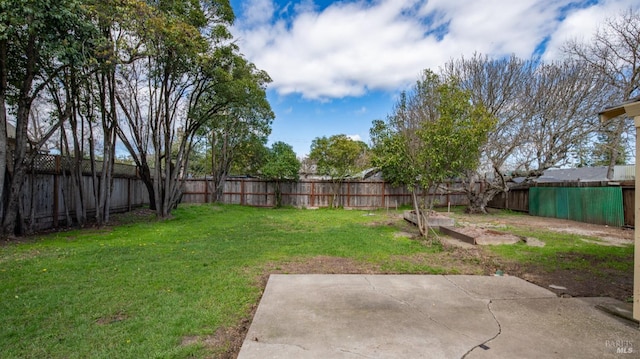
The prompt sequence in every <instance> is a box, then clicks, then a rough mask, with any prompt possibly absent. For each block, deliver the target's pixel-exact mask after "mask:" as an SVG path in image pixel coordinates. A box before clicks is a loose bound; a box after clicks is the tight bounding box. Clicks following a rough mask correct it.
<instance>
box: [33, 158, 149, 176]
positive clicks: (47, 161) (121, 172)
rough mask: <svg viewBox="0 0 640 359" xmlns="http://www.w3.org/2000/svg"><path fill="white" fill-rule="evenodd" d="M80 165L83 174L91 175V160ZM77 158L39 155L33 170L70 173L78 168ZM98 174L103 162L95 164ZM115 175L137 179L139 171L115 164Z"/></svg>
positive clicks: (125, 165) (83, 160) (131, 166)
mask: <svg viewBox="0 0 640 359" xmlns="http://www.w3.org/2000/svg"><path fill="white" fill-rule="evenodd" d="M80 161H81V163H79V165H80V166H81V168H82V174H84V175H90V174H91V173H92V171H91V160H89V159H82V160H80ZM77 165H78V164H77V163H76V159H75V158H67V157H64V156H59V155H38V156H37V157H36V158H35V160H34V161H33V170H34V171H35V172H37V173H55V174H57V173H61V172H62V171H66V172H69V171H71V169H72V168H74V167H75V166H77ZM93 165H94V167H95V169H96V172H97V173H101V172H102V165H103V161H95V162H94V163H93ZM113 175H114V176H119V177H137V176H138V170H137V167H136V166H134V165H129V164H124V163H115V164H114V165H113Z"/></svg>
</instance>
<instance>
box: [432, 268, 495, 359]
mask: <svg viewBox="0 0 640 359" xmlns="http://www.w3.org/2000/svg"><path fill="white" fill-rule="evenodd" d="M443 277H444V278H445V279H446V280H447V281H449V283H451V284H452V285H453V286H454V287H456V288H458V289H459V290H460V291H462V292H463V293H464V294H466V295H467V296H468V297H469V298H473V299H478V298H477V297H476V296H474V295H473V294H472V293H470V292H468V291H467V290H466V289H464V288H462V287H461V286H459V285H458V284H457V283H455V282H454V281H452V280H451V279H449V277H448V276H443ZM493 301H494V299H493V298H491V299H489V302H488V303H487V310H489V313H491V316H492V317H493V320H495V322H496V324H497V325H498V332H497V333H496V335H494V336H493V337H491V338H489V339H487V340H485V341H484V342H482V343H480V344H478V345H476V346H474V347H473V348H471V349H469V351H468V352H466V353H465V354H464V355H463V356H462V358H461V359H464V358H466V357H467V355H469V354H471V352H473V351H474V350H476V349H477V348H481V347H487V346H486V344H487V343H489V342H490V341H492V340H494V339H496V338H497V337H498V336H499V335H500V334H502V326H501V325H500V321H499V320H498V318H497V317H496V314H495V313H494V312H493V310H492V309H491V303H493ZM483 349H484V348H483ZM485 350H486V349H485Z"/></svg>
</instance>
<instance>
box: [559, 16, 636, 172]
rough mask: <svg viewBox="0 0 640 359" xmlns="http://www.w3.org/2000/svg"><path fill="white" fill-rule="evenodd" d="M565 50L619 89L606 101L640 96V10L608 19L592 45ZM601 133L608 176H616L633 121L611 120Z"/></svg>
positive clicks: (574, 42) (569, 45) (576, 44)
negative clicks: (604, 140) (614, 169)
mask: <svg viewBox="0 0 640 359" xmlns="http://www.w3.org/2000/svg"><path fill="white" fill-rule="evenodd" d="M564 51H565V53H566V54H568V55H569V56H571V57H572V58H574V59H577V60H579V61H583V62H585V63H586V64H588V65H589V66H591V67H592V68H593V69H594V70H595V71H597V72H598V73H599V75H600V76H603V77H604V78H606V79H607V82H608V85H609V86H611V88H613V89H615V90H616V94H615V97H612V98H609V99H607V100H609V101H611V102H612V103H620V102H623V101H627V100H630V99H632V98H634V97H636V96H638V95H640V10H638V9H635V10H634V9H629V10H626V11H624V12H621V13H620V14H619V15H618V16H616V17H613V18H609V19H607V20H606V21H605V22H604V23H603V24H602V25H601V26H600V27H599V28H598V30H597V31H596V32H595V34H594V36H593V38H592V40H591V41H590V42H589V43H583V42H580V41H578V40H572V41H569V42H567V43H566V44H565V46H564ZM603 126H606V127H605V128H604V129H603V130H602V131H601V132H603V133H606V136H607V137H608V139H609V141H610V142H609V144H610V146H608V147H607V148H606V150H607V151H608V152H609V154H608V155H606V157H607V158H608V159H609V163H608V171H607V177H608V178H612V177H613V167H614V166H615V164H616V163H617V162H618V157H619V156H620V155H621V154H620V152H619V149H620V147H621V144H622V143H623V142H624V135H625V133H632V132H633V126H632V124H631V121H609V122H608V123H607V124H603Z"/></svg>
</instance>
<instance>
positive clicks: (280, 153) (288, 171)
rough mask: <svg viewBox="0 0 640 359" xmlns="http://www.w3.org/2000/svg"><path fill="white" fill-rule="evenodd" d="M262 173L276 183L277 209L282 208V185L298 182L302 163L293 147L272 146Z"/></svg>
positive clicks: (279, 143) (277, 144) (284, 145)
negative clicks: (285, 182) (283, 183)
mask: <svg viewBox="0 0 640 359" xmlns="http://www.w3.org/2000/svg"><path fill="white" fill-rule="evenodd" d="M261 172H262V176H263V177H265V178H267V179H270V180H273V181H275V194H276V207H281V206H282V190H281V183H282V182H283V181H297V180H298V176H299V175H298V172H300V161H298V159H297V158H296V153H295V152H294V151H293V147H291V145H288V144H286V143H284V142H275V143H274V144H273V145H271V149H269V152H268V154H267V158H266V161H265V163H264V165H263V166H262V169H261Z"/></svg>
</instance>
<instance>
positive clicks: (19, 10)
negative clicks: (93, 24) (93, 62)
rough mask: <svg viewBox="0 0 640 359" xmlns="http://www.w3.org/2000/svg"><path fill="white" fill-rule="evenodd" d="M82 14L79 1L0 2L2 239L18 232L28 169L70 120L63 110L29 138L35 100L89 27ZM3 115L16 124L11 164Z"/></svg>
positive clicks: (66, 107) (68, 111) (0, 196)
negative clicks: (39, 135)
mask: <svg viewBox="0 0 640 359" xmlns="http://www.w3.org/2000/svg"><path fill="white" fill-rule="evenodd" d="M84 13H85V11H84V9H83V7H82V6H81V2H80V1H79V0H60V1H54V2H51V1H42V0H38V1H0V24H1V25H0V183H2V184H5V183H7V184H8V187H7V192H6V197H5V192H4V191H0V192H2V193H0V198H1V199H2V201H1V202H2V203H3V205H4V207H3V219H2V235H4V236H7V235H14V234H16V229H18V231H19V226H16V225H17V224H18V225H19V224H20V222H21V219H20V218H19V206H18V203H19V198H20V195H21V191H22V187H23V184H24V182H25V174H26V172H27V170H28V168H30V166H31V164H32V163H33V160H34V158H35V156H36V154H37V153H38V150H39V149H40V147H41V146H42V145H43V144H44V143H45V142H46V141H47V140H48V139H49V138H50V137H51V136H52V135H53V134H54V133H55V131H56V130H57V128H58V127H59V126H60V124H61V123H62V122H63V121H64V120H65V119H66V118H68V116H69V115H70V108H69V107H68V106H65V108H64V111H63V112H62V113H60V112H59V113H53V115H54V116H53V117H54V120H53V121H52V122H51V123H50V126H49V128H48V129H47V130H46V131H45V132H44V135H43V136H42V137H41V138H30V137H29V116H30V114H31V113H32V106H33V104H34V101H35V100H36V99H37V98H38V96H40V95H41V93H42V92H43V90H44V89H45V88H46V86H47V85H48V84H49V83H50V82H51V81H52V80H53V79H54V78H56V77H57V76H58V75H59V74H60V73H61V71H62V70H63V69H64V68H66V67H67V66H68V64H69V63H68V61H67V60H68V58H69V56H72V55H73V54H72V53H73V52H75V51H77V50H78V47H77V46H74V45H73V44H81V43H83V41H84V40H85V39H82V38H79V36H81V34H84V33H85V32H84V29H85V28H86V27H90V25H89V24H87V22H86V21H85V20H86V18H85V16H84ZM75 55H79V54H75ZM8 115H10V116H11V117H12V118H13V119H14V120H15V124H16V125H15V127H16V141H15V150H14V152H13V160H10V156H9V155H8V147H7V130H6V121H7V119H9V116H8ZM5 169H6V170H7V171H6V172H5ZM5 177H7V178H5Z"/></svg>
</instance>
